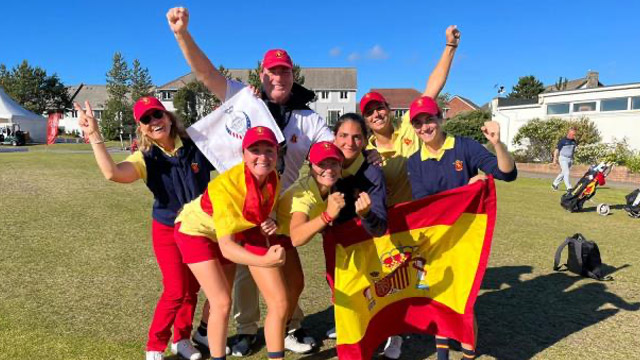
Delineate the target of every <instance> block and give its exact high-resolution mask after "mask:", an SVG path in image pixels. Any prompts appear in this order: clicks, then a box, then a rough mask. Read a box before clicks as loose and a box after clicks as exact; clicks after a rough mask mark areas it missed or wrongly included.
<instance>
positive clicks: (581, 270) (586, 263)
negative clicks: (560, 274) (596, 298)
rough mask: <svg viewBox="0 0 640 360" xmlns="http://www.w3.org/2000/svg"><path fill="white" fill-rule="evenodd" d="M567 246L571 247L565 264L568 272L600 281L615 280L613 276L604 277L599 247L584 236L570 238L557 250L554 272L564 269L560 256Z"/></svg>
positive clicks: (576, 235)
mask: <svg viewBox="0 0 640 360" xmlns="http://www.w3.org/2000/svg"><path fill="white" fill-rule="evenodd" d="M567 245H569V256H567V263H566V264H563V265H564V266H566V267H567V269H566V270H569V271H571V272H573V273H576V274H578V275H581V276H585V277H590V278H592V279H596V280H600V281H604V280H613V278H612V277H611V276H604V277H603V276H602V259H601V258H600V249H598V245H597V244H596V243H595V242H593V241H589V240H587V239H585V237H584V236H582V234H575V235H573V236H571V237H568V238H567V239H566V240H565V241H564V242H563V243H562V244H560V246H559V247H558V250H556V256H555V259H554V262H553V270H556V271H560V268H561V267H562V265H560V256H561V255H562V250H564V248H565V247H566V246H567Z"/></svg>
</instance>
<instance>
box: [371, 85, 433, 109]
mask: <svg viewBox="0 0 640 360" xmlns="http://www.w3.org/2000/svg"><path fill="white" fill-rule="evenodd" d="M372 91H375V92H379V93H380V94H382V96H384V98H385V99H386V100H387V102H388V103H389V107H390V108H391V109H408V108H409V107H411V102H412V101H413V100H415V99H416V98H417V97H419V96H421V95H422V93H421V92H420V91H418V90H416V89H371V90H369V92H372Z"/></svg>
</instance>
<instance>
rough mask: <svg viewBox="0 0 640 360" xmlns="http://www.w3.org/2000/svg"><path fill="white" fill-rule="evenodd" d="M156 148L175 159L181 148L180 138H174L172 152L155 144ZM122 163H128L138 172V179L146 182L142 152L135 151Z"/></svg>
mask: <svg viewBox="0 0 640 360" xmlns="http://www.w3.org/2000/svg"><path fill="white" fill-rule="evenodd" d="M156 146H157V147H158V148H160V150H162V152H163V153H164V154H165V155H167V156H170V157H175V156H176V155H177V153H178V150H179V149H180V148H181V147H182V139H180V136H176V139H175V147H174V149H173V151H167V150H165V149H164V148H163V147H162V146H160V145H157V144H156ZM124 161H126V162H130V163H131V164H132V165H133V167H134V168H135V169H136V171H137V172H138V176H140V179H142V181H144V182H145V183H146V182H147V166H146V164H145V162H144V155H143V154H142V151H140V150H136V151H135V152H134V153H133V154H131V155H129V156H127V158H126V159H124ZM124 161H123V162H124Z"/></svg>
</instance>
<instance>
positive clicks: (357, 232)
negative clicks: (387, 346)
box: [324, 177, 496, 359]
mask: <svg viewBox="0 0 640 360" xmlns="http://www.w3.org/2000/svg"><path fill="white" fill-rule="evenodd" d="M388 218H389V230H388V232H387V234H385V235H384V236H381V237H378V238H372V237H371V236H370V235H369V234H368V233H367V232H366V231H365V230H364V229H363V228H362V227H361V226H360V224H359V223H358V222H356V221H355V220H354V221H352V222H348V223H345V224H342V225H340V226H336V227H333V228H329V229H328V230H327V231H326V232H325V235H324V250H325V256H326V259H327V278H328V280H329V283H330V285H331V286H332V288H333V291H334V298H335V321H336V332H337V336H338V339H337V350H338V357H339V358H340V359H371V357H372V356H373V352H374V351H375V349H376V348H377V346H378V345H379V344H380V343H381V342H382V341H384V340H385V339H386V338H387V337H389V336H391V335H398V334H402V333H429V334H434V335H435V334H438V335H441V336H445V337H449V338H452V339H455V340H458V341H461V342H465V343H469V344H474V342H475V340H474V330H473V307H474V304H475V301H476V297H477V295H478V291H479V289H480V285H481V283H482V278H483V276H484V273H485V270H486V267H487V261H488V259H489V252H490V249H491V240H492V237H493V229H494V224H495V218H496V197H495V187H494V182H493V178H491V177H490V178H489V179H488V180H487V181H479V182H476V183H474V184H472V185H468V186H464V187H461V188H457V189H453V190H449V191H446V192H442V193H440V194H436V195H432V196H429V197H427V198H424V199H421V200H417V201H413V202H409V203H405V204H401V205H398V206H396V207H394V208H393V209H390V210H389V214H388Z"/></svg>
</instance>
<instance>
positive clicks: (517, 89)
mask: <svg viewBox="0 0 640 360" xmlns="http://www.w3.org/2000/svg"><path fill="white" fill-rule="evenodd" d="M543 91H544V85H543V84H542V82H541V81H540V80H538V79H536V77H535V76H533V75H529V76H523V77H521V78H519V79H518V83H517V84H516V85H515V86H514V87H513V90H512V91H511V93H509V95H508V97H510V98H516V99H537V98H538V95H539V94H540V93H542V92H543Z"/></svg>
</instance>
